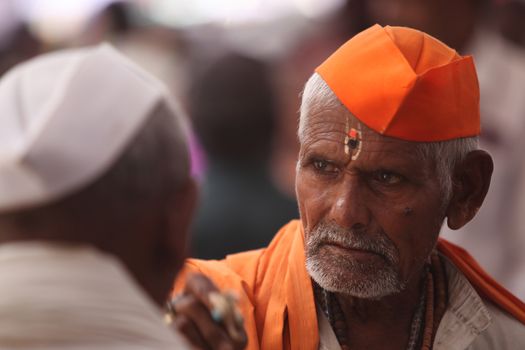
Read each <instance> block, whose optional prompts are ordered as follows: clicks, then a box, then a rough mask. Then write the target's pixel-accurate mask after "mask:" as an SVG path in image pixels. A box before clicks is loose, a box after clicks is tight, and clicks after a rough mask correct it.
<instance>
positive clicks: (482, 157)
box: [447, 150, 494, 230]
mask: <svg viewBox="0 0 525 350" xmlns="http://www.w3.org/2000/svg"><path fill="white" fill-rule="evenodd" d="M493 169H494V163H493V162H492V158H491V156H490V155H489V154H488V153H487V152H485V151H482V150H476V151H472V152H470V153H469V154H467V156H466V157H465V159H464V160H463V161H462V162H461V163H460V164H458V165H456V168H455V169H454V174H453V176H452V198H451V200H450V202H449V206H448V208H447V224H448V227H450V228H451V229H453V230H457V229H459V228H461V227H463V226H464V225H465V224H467V223H468V222H469V221H470V220H472V219H473V218H474V216H476V213H477V212H478V210H479V208H480V207H481V204H483V200H484V199H485V196H486V195H487V192H488V190H489V186H490V178H491V176H492V170H493Z"/></svg>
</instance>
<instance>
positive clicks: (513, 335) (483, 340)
mask: <svg viewBox="0 0 525 350" xmlns="http://www.w3.org/2000/svg"><path fill="white" fill-rule="evenodd" d="M484 301H485V306H486V307H487V309H488V311H489V313H490V315H491V322H490V325H489V326H488V327H487V329H485V330H484V331H483V332H482V333H481V334H480V335H479V336H478V337H477V338H476V340H475V341H474V343H473V344H472V349H501V350H506V349H509V350H510V349H525V325H523V323H521V322H519V321H518V320H516V319H515V318H514V317H513V316H511V315H509V314H508V313H507V312H505V311H504V310H502V309H501V308H500V307H499V306H497V305H494V304H492V303H491V302H489V301H487V300H484Z"/></svg>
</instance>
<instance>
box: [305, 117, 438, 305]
mask: <svg viewBox="0 0 525 350" xmlns="http://www.w3.org/2000/svg"><path fill="white" fill-rule="evenodd" d="M307 120H308V122H307V124H306V127H305V130H304V131H305V132H304V137H302V141H301V151H300V156H299V164H298V170H297V179H296V191H297V197H298V202H299V209H300V212H301V219H302V221H303V225H304V228H305V240H306V247H305V249H306V258H307V269H308V271H309V273H310V275H311V276H312V278H313V279H314V280H315V281H316V282H317V283H318V284H319V285H321V286H322V287H323V288H325V289H328V290H331V291H334V292H340V293H344V294H349V295H352V296H356V297H361V298H380V297H382V296H385V295H389V294H393V293H396V292H399V291H401V290H403V289H404V287H405V286H406V284H407V283H408V281H410V280H411V279H412V278H418V277H417V276H419V272H420V271H421V269H422V268H423V266H424V263H425V261H426V259H427V258H428V256H429V254H430V252H431V250H432V249H433V247H434V245H435V243H436V240H437V236H438V234H439V229H440V227H441V223H442V221H443V219H444V217H445V206H444V203H443V198H444V197H445V196H444V194H443V193H442V192H441V190H440V185H439V181H438V178H437V176H436V173H435V169H434V164H433V163H432V162H431V161H429V160H427V161H423V160H421V159H420V157H418V154H417V152H415V148H414V144H413V143H410V142H405V141H401V140H396V139H392V138H387V137H383V136H381V135H379V134H377V133H375V132H373V131H370V130H368V129H366V128H363V130H362V132H361V134H360V135H359V136H358V138H359V140H358V143H357V146H356V144H355V143H354V145H352V146H353V147H354V148H351V147H350V148H349V147H347V148H346V150H345V139H346V141H348V138H347V135H348V132H349V130H351V129H352V128H354V130H359V125H358V122H357V120H356V119H355V118H352V117H350V118H347V116H346V115H344V114H343V113H341V111H340V110H339V111H334V110H325V111H317V112H315V113H313V114H312V115H310V116H308V118H307ZM354 134H355V133H354ZM352 156H353V157H352ZM352 158H354V159H352Z"/></svg>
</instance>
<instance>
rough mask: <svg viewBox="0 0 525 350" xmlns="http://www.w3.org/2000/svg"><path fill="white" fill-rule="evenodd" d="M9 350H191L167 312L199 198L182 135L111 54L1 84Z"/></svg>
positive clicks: (178, 119) (138, 75)
mask: <svg viewBox="0 0 525 350" xmlns="http://www.w3.org/2000/svg"><path fill="white" fill-rule="evenodd" d="M0 111H1V113H0V281H1V283H0V348H1V349H15V348H16V349H126V350H129V349H187V348H188V346H187V344H186V342H185V341H184V340H183V339H182V338H181V337H180V336H179V335H177V334H176V333H175V332H173V331H172V329H170V328H169V327H167V326H166V325H165V323H164V322H163V319H162V313H161V309H160V305H162V304H163V303H164V300H165V298H166V297H167V295H168V293H169V291H170V288H171V284H172V281H173V278H174V276H175V274H176V272H177V271H178V269H179V268H180V266H181V265H182V261H183V259H184V253H185V239H186V231H187V229H188V226H189V220H190V218H191V215H192V211H193V206H194V201H195V196H196V194H195V193H196V191H195V185H194V183H193V180H191V178H190V176H189V160H188V154H187V147H186V132H185V121H184V118H183V116H182V115H181V114H180V112H179V111H177V109H176V108H175V106H174V105H173V101H171V100H170V98H169V97H168V96H167V93H166V92H165V89H164V87H163V86H162V85H160V83H159V82H158V81H156V80H155V79H154V78H152V77H150V76H149V75H148V74H146V73H145V72H144V71H143V70H142V69H140V68H138V67H137V66H135V65H134V64H132V63H131V62H129V61H128V60H127V59H125V58H124V57H123V56H121V55H120V54H118V53H117V52H116V51H115V50H113V49H112V48H111V47H109V46H99V47H95V48H88V49H82V50H73V51H68V52H60V53H52V54H48V55H45V56H42V57H40V58H37V59H34V60H32V61H29V62H28V63H25V64H23V65H21V66H19V67H16V68H14V69H13V70H12V71H11V72H9V73H8V74H7V75H5V76H4V77H3V79H2V80H1V81H0Z"/></svg>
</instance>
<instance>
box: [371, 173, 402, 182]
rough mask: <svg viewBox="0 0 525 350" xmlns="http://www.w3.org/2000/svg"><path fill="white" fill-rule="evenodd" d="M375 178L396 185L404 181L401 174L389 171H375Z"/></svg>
mask: <svg viewBox="0 0 525 350" xmlns="http://www.w3.org/2000/svg"><path fill="white" fill-rule="evenodd" d="M374 179H375V180H376V181H378V182H380V183H382V184H385V185H395V184H398V183H400V182H401V181H403V177H402V176H401V175H398V174H396V173H392V172H389V171H378V172H377V173H375V176H374Z"/></svg>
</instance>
